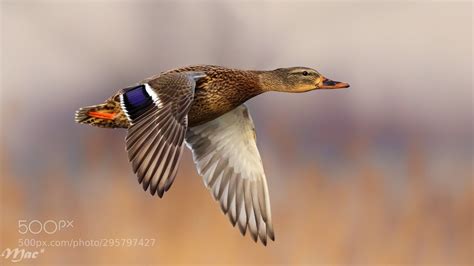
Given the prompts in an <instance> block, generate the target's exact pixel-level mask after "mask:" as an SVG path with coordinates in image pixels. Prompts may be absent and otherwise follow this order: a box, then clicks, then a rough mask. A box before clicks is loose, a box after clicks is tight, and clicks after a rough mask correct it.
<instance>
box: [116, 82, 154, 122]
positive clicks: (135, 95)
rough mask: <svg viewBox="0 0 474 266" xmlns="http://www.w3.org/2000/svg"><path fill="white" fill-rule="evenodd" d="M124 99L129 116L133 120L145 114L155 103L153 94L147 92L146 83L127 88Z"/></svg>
mask: <svg viewBox="0 0 474 266" xmlns="http://www.w3.org/2000/svg"><path fill="white" fill-rule="evenodd" d="M123 101H124V105H125V109H126V111H127V113H128V116H129V117H130V118H131V119H132V121H133V120H135V119H136V118H138V117H139V116H140V115H141V114H143V113H144V112H145V111H146V110H148V108H149V107H150V106H151V105H152V104H153V100H152V98H151V96H150V95H149V94H148V93H147V91H146V89H145V85H140V86H137V87H133V88H129V89H126V90H125V92H124V93H123Z"/></svg>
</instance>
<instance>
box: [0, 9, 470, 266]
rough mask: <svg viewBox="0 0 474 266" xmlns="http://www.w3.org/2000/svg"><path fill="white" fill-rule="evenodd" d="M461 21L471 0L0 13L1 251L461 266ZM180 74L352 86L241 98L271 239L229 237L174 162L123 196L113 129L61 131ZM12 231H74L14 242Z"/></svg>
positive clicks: (122, 166)
mask: <svg viewBox="0 0 474 266" xmlns="http://www.w3.org/2000/svg"><path fill="white" fill-rule="evenodd" d="M472 10H473V9H472V2H471V1H465V2H462V1H460V2H444V1H441V2H431V1H420V2H411V1H410V2H407V1H390V2H372V1H371V2H360V1H343V2H339V1H336V2H326V1H289V0H288V1H255V2H247V1H193V2H191V1H131V0H130V1H99V0H97V1H92V0H91V1H1V38H2V41H1V45H2V46H1V56H2V58H1V76H2V83H1V160H0V161H1V174H0V175H1V203H0V206H1V208H0V209H1V211H0V214H1V228H0V232H1V237H0V242H1V243H0V244H1V248H2V249H1V250H2V251H3V250H4V249H5V248H14V247H17V246H18V241H19V239H21V238H34V239H36V240H62V239H83V240H86V239H101V238H155V239H156V244H155V246H154V247H115V248H112V247H109V248H107V247H103V248H98V247H82V248H75V249H74V248H70V247H56V248H52V247H49V248H46V249H45V252H44V254H42V255H41V256H39V257H38V258H37V259H36V260H32V261H30V262H28V261H24V262H26V263H35V264H36V263H38V264H52V263H54V264H60V265H68V264H73V263H74V264H115V263H121V264H137V263H149V264H178V263H182V264H194V263H202V264H210V263H219V264H276V263H283V264H336V263H337V264H366V265H367V264H372V265H380V264H412V265H414V264H439V265H454V264H471V265H472V263H473V253H474V251H473V248H474V247H473V245H474V244H473V242H474V241H473V235H474V231H473V224H474V223H473V217H474V205H473V204H474V195H473V192H474V191H473V189H474V185H473V177H474V175H473V166H472V163H473V109H472V108H473V106H472V105H473V95H472V74H473V72H472V62H473V61H472V59H473V58H472V47H473V44H472ZM192 64H216V65H223V66H227V67H233V68H242V69H274V68H279V67H289V66H308V67H313V68H315V69H317V70H318V71H320V72H321V73H322V74H324V75H325V76H327V77H329V78H332V79H335V80H341V81H345V82H349V83H350V84H351V88H349V89H347V90H337V91H314V92H309V93H305V94H284V93H267V94H264V95H260V96H258V97H256V98H255V99H252V100H250V101H249V104H248V105H249V108H250V110H251V112H252V115H253V118H254V121H255V123H256V128H257V136H258V146H259V148H260V151H261V155H262V159H263V162H264V167H265V170H266V174H267V178H268V185H269V190H270V197H271V200H272V212H273V220H274V227H275V230H276V242H272V243H269V245H268V246H267V247H263V246H262V245H260V244H255V243H253V241H252V240H251V238H250V237H249V236H246V237H245V238H244V237H242V236H241V235H240V233H239V232H238V230H237V229H236V228H232V226H231V225H230V223H229V222H228V219H227V217H225V216H224V215H223V214H222V213H221V210H220V208H219V206H218V204H217V203H216V202H214V200H213V199H212V197H211V196H210V194H209V193H208V192H207V190H206V188H205V187H204V186H203V184H202V181H201V179H200V177H199V176H198V175H197V173H196V171H195V168H194V165H193V163H192V158H191V155H190V152H189V151H186V153H185V155H184V158H183V161H182V163H181V168H180V170H179V174H178V177H177V178H176V181H175V182H174V184H173V186H172V188H171V190H170V191H169V192H168V193H167V194H166V195H165V196H164V198H162V199H159V198H158V197H152V196H150V195H149V193H144V192H143V190H142V188H141V187H140V186H139V185H138V183H137V181H136V178H135V176H134V175H133V173H132V171H131V168H130V166H129V165H128V163H127V155H126V152H125V150H124V141H123V139H124V137H125V133H126V132H125V131H124V130H105V129H99V128H92V127H88V126H84V125H79V124H75V123H74V119H73V118H74V112H75V110H76V109H77V108H78V107H81V106H87V105H92V104H97V103H101V102H102V101H103V100H105V99H106V98H108V97H109V96H110V95H112V94H114V93H115V92H116V91H117V90H119V89H121V88H123V87H126V86H128V85H131V84H134V83H135V82H137V81H139V80H142V79H144V78H146V77H149V76H151V75H154V74H156V73H159V72H161V71H165V70H168V69H171V68H176V67H180V66H185V65H192ZM21 219H27V220H35V219H36V220H40V221H45V220H49V219H53V220H61V219H68V220H74V225H75V227H74V229H70V230H67V231H63V232H60V233H57V234H54V235H46V234H38V235H31V234H27V235H21V234H19V233H18V220H21ZM28 249H32V250H34V248H28ZM1 260H2V261H1V263H0V264H3V263H7V262H8V261H6V260H4V259H3V258H1Z"/></svg>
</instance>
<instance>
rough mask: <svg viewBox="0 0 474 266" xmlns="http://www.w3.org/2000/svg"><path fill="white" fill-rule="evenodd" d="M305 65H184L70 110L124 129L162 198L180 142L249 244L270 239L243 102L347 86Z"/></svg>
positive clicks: (142, 179) (139, 168)
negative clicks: (265, 67)
mask: <svg viewBox="0 0 474 266" xmlns="http://www.w3.org/2000/svg"><path fill="white" fill-rule="evenodd" d="M347 87H349V84H347V83H343V82H338V81H332V80H329V79H327V78H325V77H324V76H322V75H321V74H319V73H318V72H317V71H316V70H314V69H311V68H307V67H291V68H279V69H275V70H272V71H247V70H237V69H229V68H224V67H220V66H209V65H203V66H190V67H184V68H178V69H174V70H171V71H168V72H165V73H162V74H159V75H157V76H154V77H151V78H148V79H145V80H144V81H142V82H140V83H139V84H137V85H136V86H133V87H130V88H126V89H123V90H120V91H119V92H118V93H117V94H115V95H114V96H112V97H111V98H110V99H108V100H107V101H106V102H105V103H104V104H100V105H95V106H90V107H84V108H81V109H79V110H78V111H77V112H76V122H78V123H82V124H91V125H94V126H99V127H108V128H128V132H127V137H126V147H127V152H128V157H129V160H130V162H131V163H132V167H133V171H134V172H135V173H136V174H137V176H138V181H139V183H142V184H143V189H144V190H147V189H149V191H150V193H151V194H152V195H154V194H155V193H157V194H158V196H160V197H162V196H163V193H164V192H165V191H167V190H168V189H169V188H170V186H171V184H172V183H173V180H174V178H175V176H176V172H177V169H178V164H179V160H180V157H181V153H182V150H183V142H184V141H186V144H187V146H188V147H189V148H190V149H191V150H192V152H193V158H194V162H195V163H196V166H197V170H198V173H199V174H200V175H201V176H202V177H203V179H204V183H205V185H206V187H207V188H208V189H209V190H211V191H212V193H213V195H214V198H215V199H216V200H219V201H220V206H221V208H222V210H223V211H224V213H226V214H228V216H229V218H230V221H231V222H232V225H234V226H235V224H238V225H239V229H240V232H241V233H242V234H243V235H245V232H246V231H247V228H248V229H249V231H250V233H251V235H252V238H253V240H254V241H257V238H260V241H261V242H262V243H263V244H264V245H266V243H267V236H268V237H269V238H270V239H271V240H274V239H275V237H274V233H273V226H272V220H271V213H270V199H269V195H268V188H267V182H266V179H265V173H264V171H263V166H262V161H261V159H260V155H259V152H258V149H257V145H256V136H255V129H254V125H253V122H252V118H251V117H250V114H249V112H248V109H247V107H246V106H245V104H244V103H245V102H246V101H247V100H248V99H250V98H252V97H254V96H256V95H259V94H261V93H263V92H266V91H283V92H306V91H311V90H316V89H338V88H347Z"/></svg>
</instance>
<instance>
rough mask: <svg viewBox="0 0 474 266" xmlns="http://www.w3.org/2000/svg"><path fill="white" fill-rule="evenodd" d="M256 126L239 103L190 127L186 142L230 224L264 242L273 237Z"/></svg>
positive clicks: (199, 171) (245, 108) (199, 170)
mask: <svg viewBox="0 0 474 266" xmlns="http://www.w3.org/2000/svg"><path fill="white" fill-rule="evenodd" d="M255 141H256V136H255V129H254V125H253V121H252V118H251V117H250V115H249V112H248V110H247V107H246V106H245V105H241V106H239V107H237V108H236V109H234V110H232V111H230V112H228V113H226V114H224V115H222V116H221V117H219V118H217V119H215V120H212V121H210V122H207V123H205V124H202V125H199V126H195V127H192V128H189V130H188V132H187V134H186V143H187V144H188V147H189V148H190V149H191V150H192V152H193V158H194V162H195V163H196V166H197V170H198V173H199V174H200V175H201V176H202V177H203V179H204V183H205V185H206V187H207V188H208V189H209V190H210V191H211V192H212V194H213V195H214V198H215V199H216V200H218V201H220V205H221V208H222V210H223V212H224V213H226V214H227V215H228V216H229V218H230V221H231V222H232V225H234V226H235V224H236V223H237V224H238V226H239V229H240V232H241V233H242V234H243V235H245V232H246V231H247V228H248V229H249V231H250V233H251V235H252V238H253V239H254V241H257V236H258V238H260V241H262V243H263V244H264V245H266V244H267V236H268V237H269V238H270V239H271V240H274V239H275V237H274V233H273V226H272V219H271V211H270V198H269V195H268V188H267V181H266V179H265V173H264V171H263V166H262V160H261V158H260V154H259V152H258V149H257V145H256V142H255Z"/></svg>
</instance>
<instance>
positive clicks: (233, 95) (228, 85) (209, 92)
mask: <svg viewBox="0 0 474 266" xmlns="http://www.w3.org/2000/svg"><path fill="white" fill-rule="evenodd" d="M186 71H196V72H204V73H205V74H206V77H205V78H202V79H200V80H199V81H198V82H197V83H196V89H195V93H194V100H193V103H192V106H191V110H190V111H189V113H188V123H189V126H190V127H192V126H196V125H199V124H202V123H205V122H208V121H210V120H213V119H215V118H217V117H219V116H221V115H223V114H225V113H227V112H228V111H230V110H232V109H234V108H236V107H237V106H239V105H241V104H242V103H244V102H245V101H247V100H248V99H250V98H252V97H254V96H256V95H258V94H260V93H261V90H260V87H259V79H258V73H257V72H256V71H247V70H238V69H230V68H224V67H220V66H212V65H197V66H189V67H183V68H178V69H173V70H170V71H167V72H165V73H170V72H186Z"/></svg>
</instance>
